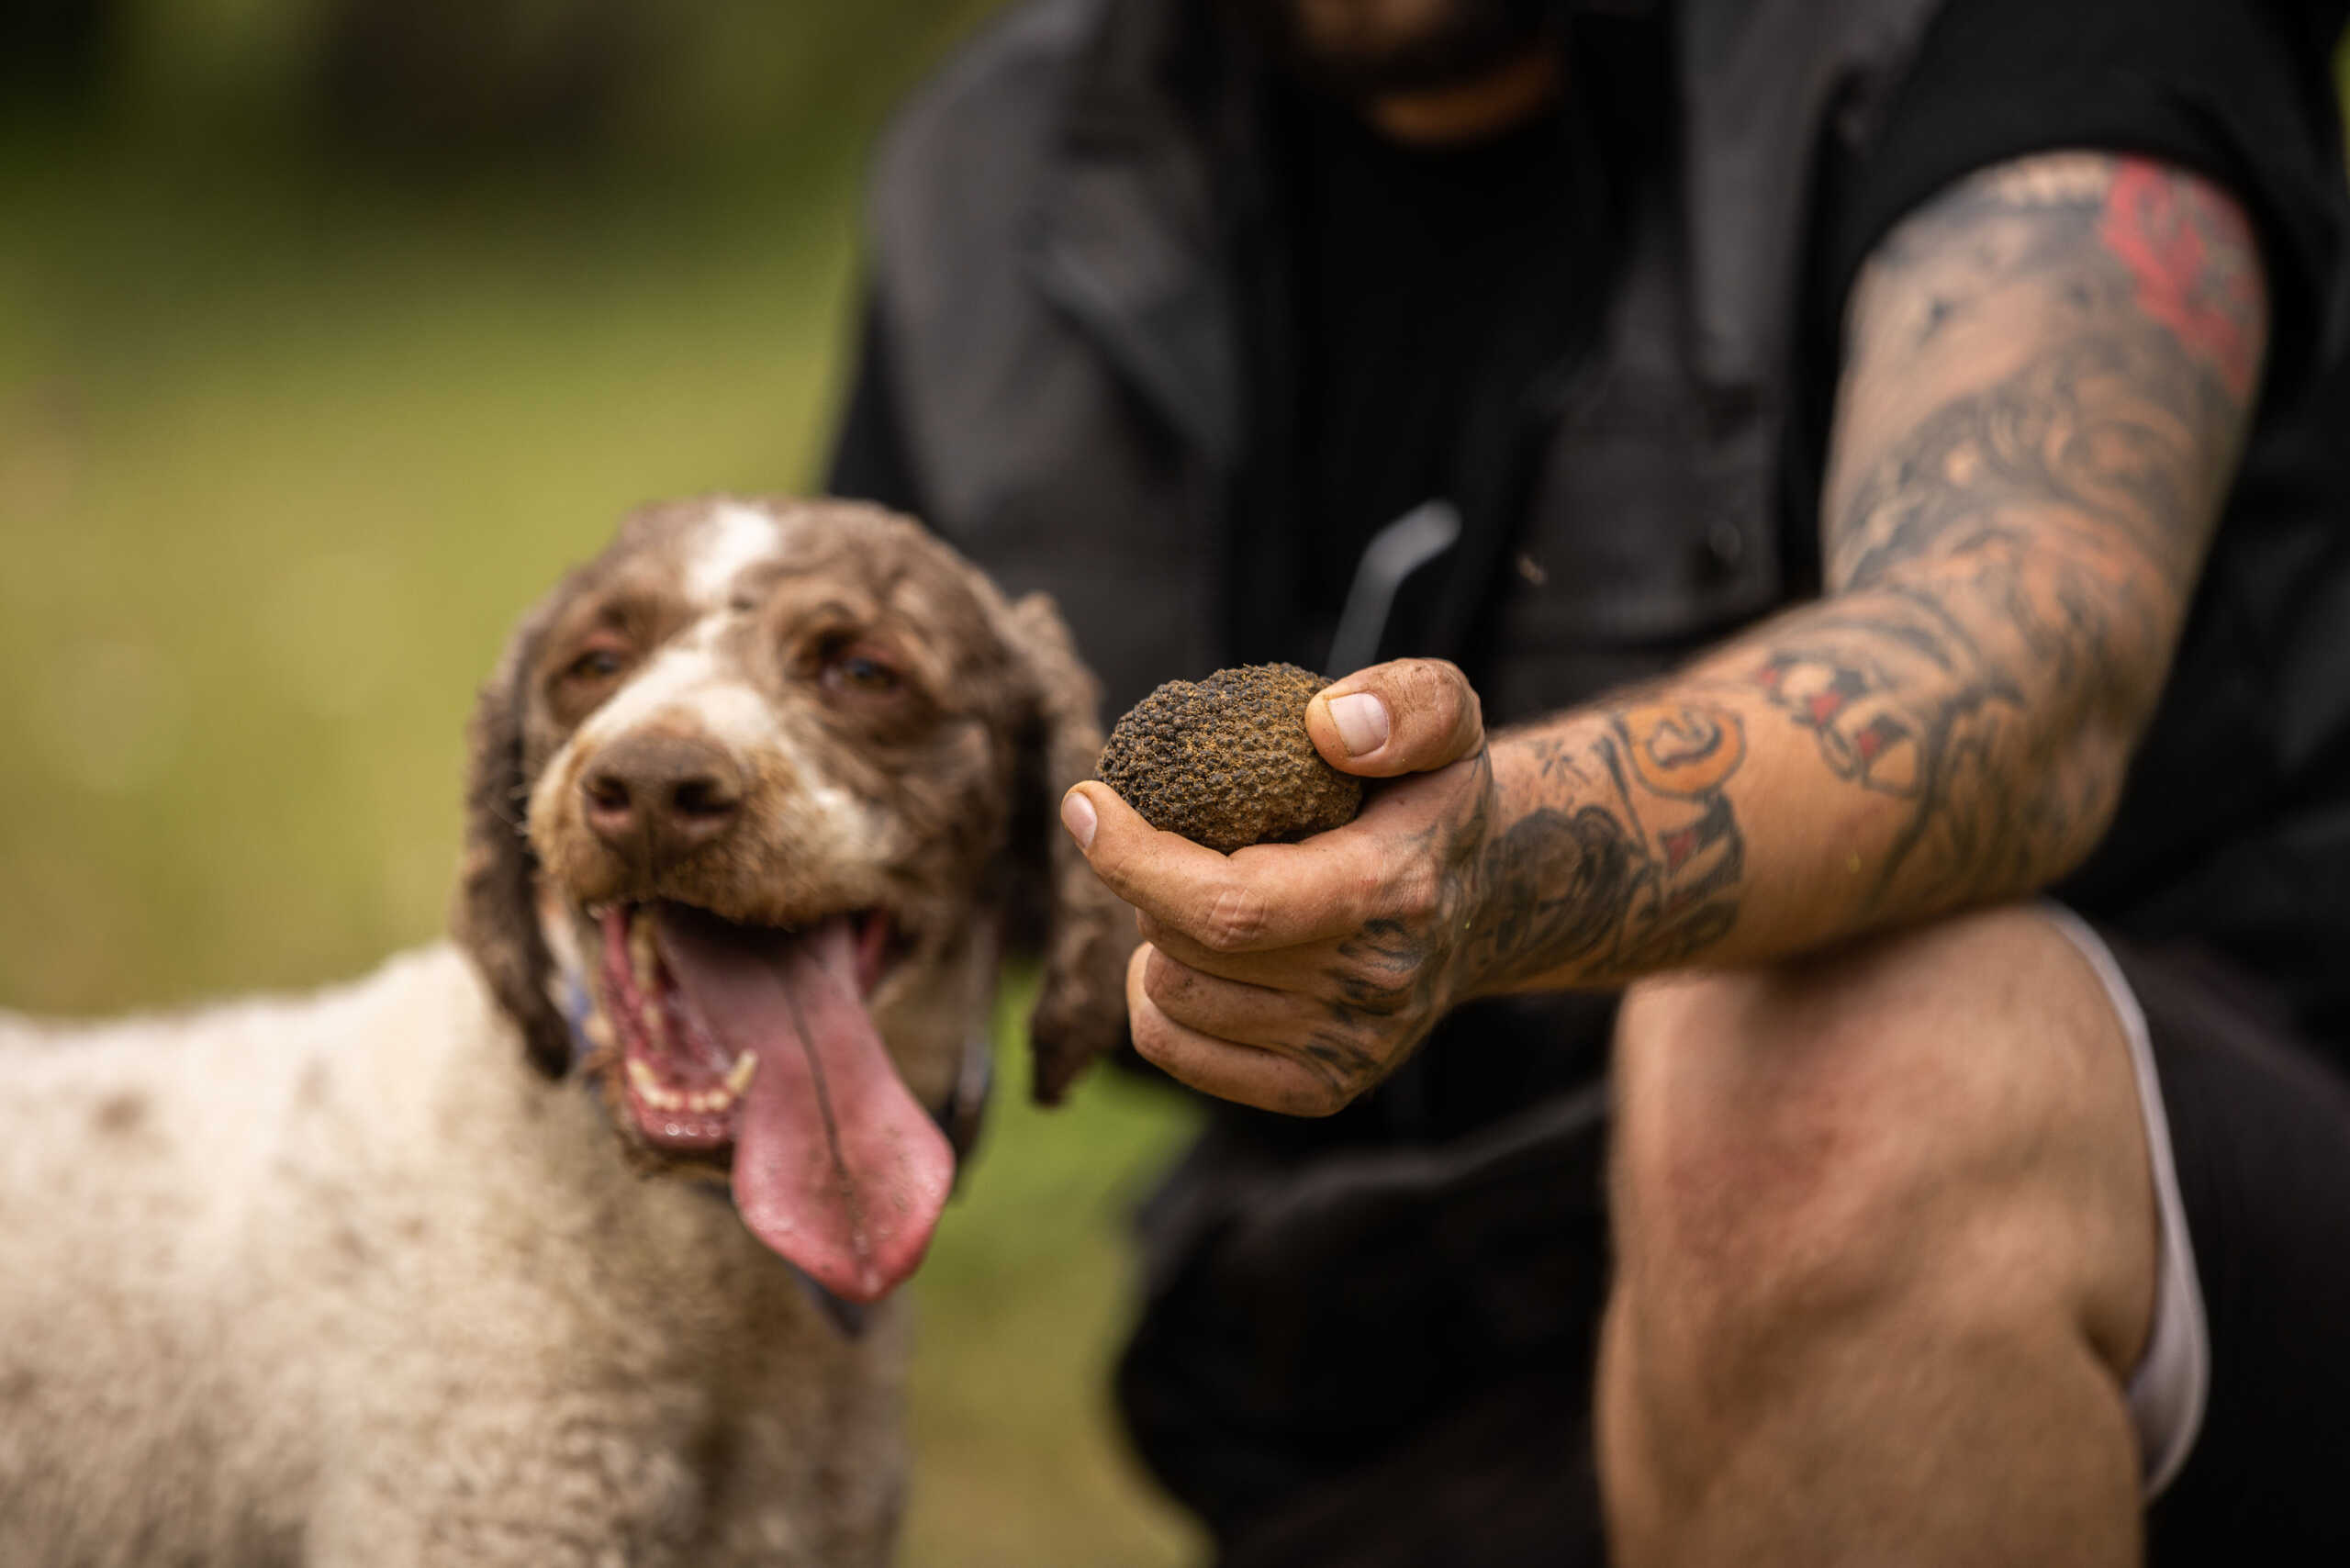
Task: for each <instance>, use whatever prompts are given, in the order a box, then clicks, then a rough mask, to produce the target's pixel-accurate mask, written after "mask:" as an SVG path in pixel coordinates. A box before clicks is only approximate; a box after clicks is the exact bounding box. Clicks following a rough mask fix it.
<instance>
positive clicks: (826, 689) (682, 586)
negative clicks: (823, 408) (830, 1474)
mask: <svg viewBox="0 0 2350 1568" xmlns="http://www.w3.org/2000/svg"><path fill="white" fill-rule="evenodd" d="M1023 608H1024V609H1025V608H1026V607H1023ZM1015 633H1016V622H1015V620H1014V612H1013V611H1012V610H1010V609H1009V608H1008V607H1007V606H1006V605H1005V604H1004V603H1003V601H1002V599H1001V598H1000V597H998V596H997V595H996V594H995V592H994V590H993V589H992V588H990V587H989V586H988V585H987V584H986V583H985V582H984V580H983V579H981V578H980V577H979V576H978V574H976V573H975V572H973V571H972V570H971V569H970V568H969V567H968V566H966V565H964V564H963V563H962V562H961V561H960V560H959V559H958V558H957V557H955V556H954V555H953V554H951V553H950V552H948V551H946V549H945V548H944V547H943V546H941V545H940V544H939V543H937V542H936V541H935V540H934V539H933V538H931V537H930V536H929V535H927V534H926V533H924V532H923V531H922V530H920V529H919V528H918V527H916V526H914V525H913V524H912V523H910V522H908V521H905V520H902V519H900V518H896V517H894V516H891V515H890V514H888V513H884V512H880V511H878V510H874V509H870V508H865V507H857V506H850V505H845V504H842V503H830V502H809V503H789V502H786V503H750V502H740V501H733V500H723V499H722V500H715V501H699V502H688V503H680V504H677V505H673V506H666V507H661V508H655V509H648V510H645V511H643V512H640V513H638V514H637V515H635V516H634V517H632V519H630V520H629V521H628V522H627V523H626V524H625V525H624V526H623V528H622V530H621V533H620V535H619V537H618V538H617V539H616V541H615V542H614V543H613V544H612V545H611V547H610V549H609V550H607V551H606V553H605V554H603V555H602V556H600V557H599V558H598V559H597V560H596V561H594V562H592V563H590V564H589V565H588V566H585V567H583V568H581V569H580V570H579V571H578V572H576V573H575V574H574V575H573V576H572V577H571V578H570V579H568V580H567V581H566V582H565V584H564V585H563V586H562V588H559V589H558V591H557V593H556V595H555V596H554V599H551V600H550V601H549V603H548V605H547V606H546V607H545V608H544V609H543V610H542V612H541V614H540V615H539V617H537V618H536V622H535V627H534V629H533V631H532V634H531V635H529V636H528V637H527V639H526V640H525V641H524V642H523V643H522V644H520V646H519V647H518V650H517V652H516V654H515V655H513V657H514V658H515V659H516V661H517V663H516V665H515V667H514V669H513V671H512V679H513V687H512V695H511V699H510V700H511V701H512V703H513V705H514V708H515V710H516V711H515V712H514V713H513V715H512V721H513V725H512V727H513V731H514V745H515V748H516V752H517V760H518V761H519V764H520V776H521V780H522V782H523V784H524V785H525V787H526V789H527V816H526V821H527V825H528V842H529V847H530V849H531V850H532V852H533V854H534V858H535V862H536V875H535V893H536V898H537V902H538V910H537V914H538V924H539V925H540V928H541V932H542V934H543V937H544V939H545V943H546V948H547V951H548V952H549V953H550V954H551V955H552V958H553V960H554V969H556V970H557V971H559V972H560V974H561V975H562V976H564V977H567V978H568V980H570V982H571V983H572V984H573V985H575V986H576V987H578V988H581V989H582V990H584V991H585V994H586V997H587V999H588V1003H589V1012H588V1017H587V1018H586V1019H585V1020H584V1022H582V1023H581V1024H580V1025H579V1027H580V1028H581V1029H582V1031H583V1032H584V1033H585V1035H586V1036H587V1037H588V1040H589V1041H590V1042H592V1045H593V1047H594V1048H593V1050H592V1051H591V1053H590V1054H589V1056H588V1058H587V1059H586V1061H585V1062H584V1063H583V1066H584V1068H585V1070H588V1071H590V1072H593V1073H595V1074H596V1075H597V1077H598V1079H599V1082H600V1085H601V1087H602V1092H603V1093H604V1094H605V1096H606V1099H607V1102H608V1103H609V1104H610V1107H611V1109H612V1111H613V1114H614V1120H615V1122H616V1123H617V1124H618V1125H619V1126H620V1127H621V1131H622V1135H623V1136H624V1137H627V1138H628V1139H630V1140H631V1141H632V1143H633V1144H634V1145H635V1146H636V1147H637V1148H639V1149H640V1150H641V1151H643V1153H644V1154H646V1155H647V1156H648V1157H649V1158H651V1159H655V1160H656V1161H658V1162H661V1163H664V1164H669V1165H674V1166H677V1167H678V1168H680V1169H696V1168H698V1169H700V1170H706V1171H710V1172H712V1173H716V1172H719V1171H724V1172H726V1173H727V1174H728V1175H729V1177H730V1179H731V1182H732V1185H733V1192H734V1196H735V1199H736V1202H737V1204H738V1206H739V1207H740V1209H741V1211H742V1215H743V1217H744V1222H745V1223H746V1224H747V1225H749V1226H750V1227H751V1228H752V1230H753V1231H754V1232H755V1233H756V1234H757V1235H759V1237H760V1238H762V1239H763V1240H765V1241H766V1242H767V1244H768V1245H769V1246H771V1247H773V1248H774V1249H776V1250H778V1251H779V1252H781V1253H783V1254H784V1255H785V1256H786V1257H788V1258H789V1259H791V1260H792V1261H793V1262H795V1263H797V1264H798V1265H799V1266H800V1268H802V1269H803V1270H805V1271H807V1272H808V1273H809V1274H811V1276H812V1277H814V1278H815V1279H816V1280H817V1281H818V1282H820V1283H822V1284H823V1285H824V1286H826V1287H827V1288H828V1289H830V1290H832V1291H833V1292H834V1294H836V1295H840V1296H842V1297H845V1298H846V1299H848V1300H851V1301H869V1300H872V1299H875V1298H877V1297H878V1296H880V1295H882V1294H886V1293H887V1292H888V1291H889V1290H890V1289H891V1288H892V1287H893V1286H894V1285H895V1284H896V1283H898V1282H899V1281H901V1280H902V1279H903V1278H904V1277H905V1275H906V1274H908V1273H910V1272H911V1271H912V1269H913V1267H914V1265H915V1264H916V1263H917V1262H919V1260H920V1259H921V1257H922V1253H923V1249H925V1248H926V1247H927V1245H928V1241H929V1238H930V1233H931V1229H932V1226H934V1223H935V1220H936V1217H937V1215H938V1211H939V1208H940V1206H941V1205H942V1204H943V1203H944V1202H945V1199H946V1193H947V1190H948V1187H949V1186H950V1185H951V1182H952V1180H953V1175H954V1156H953V1153H952V1151H951V1149H950V1148H948V1147H947V1144H946V1138H945V1137H944V1135H943V1134H942V1133H941V1132H940V1131H939V1130H938V1128H937V1126H935V1124H934V1122H933V1120H932V1117H931V1115H930V1114H929V1111H928V1110H927V1109H926V1107H930V1106H934V1105H936V1104H938V1103H940V1102H941V1101H942V1100H943V1099H945V1097H946V1094H947V1092H948V1091H949V1089H950V1087H951V1086H952V1084H953V1082H954V1079H955V1074H956V1072H957V1068H958V1065H959V1062H960V1058H961V1053H962V1050H963V1047H964V1045H965V1043H966V1041H967V1039H968V1032H969V1031H970V1030H971V1028H972V1027H973V1026H974V1021H975V1020H976V1019H977V1018H979V1016H980V1015H981V1014H982V1013H983V1011H984V1008H985V1003H986V996H987V992H988V990H989V987H990V985H991V983H992V980H993V970H994V966H995V961H996V932H995V929H994V926H995V922H994V921H993V920H992V919H991V918H990V917H989V915H988V913H987V911H988V910H989V908H990V904H991V902H993V898H994V894H993V891H992V890H991V887H990V883H991V881H992V880H1000V879H1002V875H1003V868H1002V859H1003V857H1004V851H1005V846H1006V844H1007V838H1008V834H1010V831H1011V828H1012V823H1011V817H1012V813H1013V806H1014V803H1015V801H1016V800H1017V799H1018V798H1019V791H1020V788H1021V775H1022V772H1023V767H1024V756H1023V748H1024V746H1030V745H1033V744H1034V735H1035V731H1036V730H1037V729H1038V727H1039V723H1040V721H1039V718H1038V704H1039V690H1038V682H1037V680H1036V678H1035V671H1034V670H1033V669H1032V668H1030V667H1029V662H1030V650H1028V649H1027V648H1026V647H1025V646H1024V644H1023V642H1022V640H1021V639H1020V638H1019V637H1018V636H1017V635H1016V634H1015ZM554 978H555V977H554V976H551V977H550V979H554Z"/></svg>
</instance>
